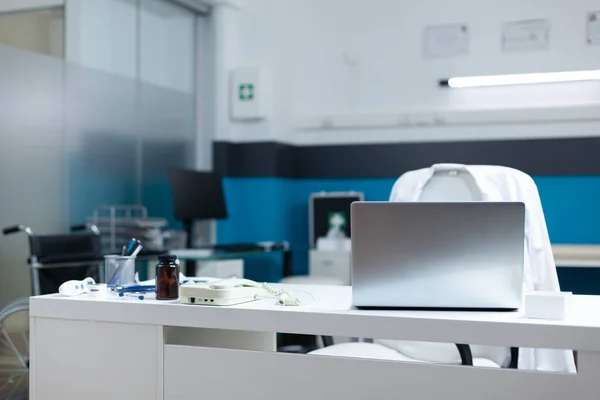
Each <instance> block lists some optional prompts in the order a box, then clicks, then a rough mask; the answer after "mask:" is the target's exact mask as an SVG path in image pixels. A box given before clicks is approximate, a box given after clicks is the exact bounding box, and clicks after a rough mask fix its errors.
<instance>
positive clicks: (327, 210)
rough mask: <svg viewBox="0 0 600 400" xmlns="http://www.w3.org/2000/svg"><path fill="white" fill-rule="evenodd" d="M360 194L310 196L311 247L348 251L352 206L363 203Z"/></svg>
mask: <svg viewBox="0 0 600 400" xmlns="http://www.w3.org/2000/svg"><path fill="white" fill-rule="evenodd" d="M363 200H364V195H363V194H362V193H359V192H319V193H313V194H311V195H310V198H309V202H308V208H309V212H308V223H309V240H310V247H311V248H317V249H319V250H332V251H337V250H348V249H349V247H350V243H349V238H350V237H351V236H352V235H351V230H352V227H351V215H350V205H351V204H352V203H353V202H355V201H363Z"/></svg>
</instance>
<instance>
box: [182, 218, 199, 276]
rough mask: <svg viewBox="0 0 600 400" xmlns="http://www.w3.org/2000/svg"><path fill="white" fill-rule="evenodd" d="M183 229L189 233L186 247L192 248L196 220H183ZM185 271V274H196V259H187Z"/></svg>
mask: <svg viewBox="0 0 600 400" xmlns="http://www.w3.org/2000/svg"><path fill="white" fill-rule="evenodd" d="M183 230H184V231H185V233H186V234H187V240H186V247H187V248H188V249H191V248H192V244H193V242H194V237H193V234H194V221H192V220H189V219H188V220H185V221H183ZM184 271H185V272H184V274H185V276H191V277H193V276H196V260H186V262H185V269H184Z"/></svg>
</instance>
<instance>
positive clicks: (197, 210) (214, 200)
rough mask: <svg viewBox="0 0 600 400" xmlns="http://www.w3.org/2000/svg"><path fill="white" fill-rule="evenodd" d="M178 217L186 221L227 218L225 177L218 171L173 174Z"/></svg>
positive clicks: (171, 172) (174, 172) (172, 172)
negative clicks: (224, 191)
mask: <svg viewBox="0 0 600 400" xmlns="http://www.w3.org/2000/svg"><path fill="white" fill-rule="evenodd" d="M169 175H170V180H171V190H172V192H173V203H174V205H175V218H177V219H179V220H181V221H184V223H185V222H192V221H196V220H208V219H224V218H227V208H226V206H225V196H224V194H223V178H222V177H221V175H219V174H216V173H214V172H201V171H190V170H171V171H170V174H169Z"/></svg>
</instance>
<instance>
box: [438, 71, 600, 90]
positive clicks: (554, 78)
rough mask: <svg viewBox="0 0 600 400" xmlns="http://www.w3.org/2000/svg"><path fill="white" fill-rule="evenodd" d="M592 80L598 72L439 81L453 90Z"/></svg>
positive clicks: (598, 75)
mask: <svg viewBox="0 0 600 400" xmlns="http://www.w3.org/2000/svg"><path fill="white" fill-rule="evenodd" d="M594 80H600V70H594V71H570V72H547V73H538V74H514V75H490V76H470V77H460V78H450V79H448V80H446V81H440V86H448V87H451V88H453V89H460V88H470V87H481V86H507V85H529V84H533V83H558V82H578V81H594Z"/></svg>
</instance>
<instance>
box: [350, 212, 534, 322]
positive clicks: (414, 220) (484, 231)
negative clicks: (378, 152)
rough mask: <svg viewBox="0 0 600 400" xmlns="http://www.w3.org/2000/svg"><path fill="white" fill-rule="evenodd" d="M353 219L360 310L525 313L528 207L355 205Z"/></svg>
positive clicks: (356, 293) (356, 297) (355, 285)
mask: <svg viewBox="0 0 600 400" xmlns="http://www.w3.org/2000/svg"><path fill="white" fill-rule="evenodd" d="M351 211H352V217H351V223H352V286H353V303H354V306H356V307H364V308H419V309H448V308H450V309H486V310H490V309H493V310H514V309H517V308H519V307H520V306H521V298H522V287H523V252H524V230H525V228H524V226H525V206H524V204H523V203H488V202H471V203H389V202H355V203H352V207H351Z"/></svg>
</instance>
